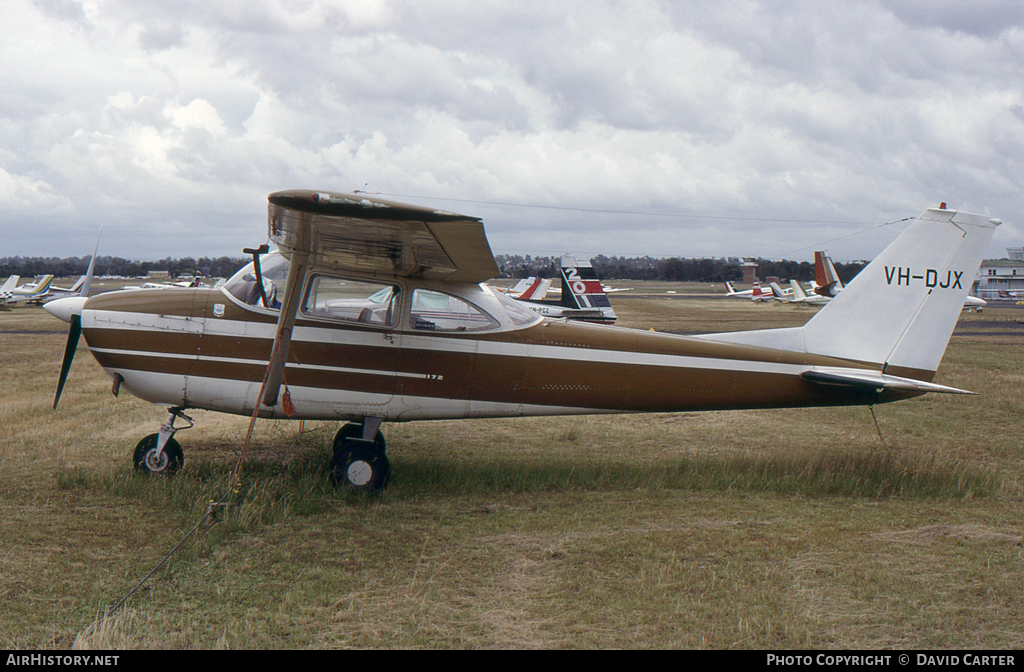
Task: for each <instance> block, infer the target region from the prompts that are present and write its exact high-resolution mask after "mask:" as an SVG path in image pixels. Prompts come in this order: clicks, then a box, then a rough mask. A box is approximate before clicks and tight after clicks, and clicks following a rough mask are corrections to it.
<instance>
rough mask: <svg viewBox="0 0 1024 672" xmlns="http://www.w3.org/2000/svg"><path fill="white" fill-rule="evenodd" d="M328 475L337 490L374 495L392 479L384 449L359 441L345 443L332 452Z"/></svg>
mask: <svg viewBox="0 0 1024 672" xmlns="http://www.w3.org/2000/svg"><path fill="white" fill-rule="evenodd" d="M330 475H331V483H332V484H334V487H336V488H338V487H344V488H347V489H349V490H355V491H358V492H364V493H372V492H377V491H378V490H383V489H384V488H386V487H387V485H388V481H389V480H390V479H391V462H390V461H389V460H388V457H387V455H385V454H384V451H383V450H377V449H376V448H375V447H374V446H372V445H368V444H366V443H363V442H361V441H360V442H356V441H346V442H343V443H342V444H341V445H340V446H337V447H336V448H335V449H334V459H332V460H331V466H330Z"/></svg>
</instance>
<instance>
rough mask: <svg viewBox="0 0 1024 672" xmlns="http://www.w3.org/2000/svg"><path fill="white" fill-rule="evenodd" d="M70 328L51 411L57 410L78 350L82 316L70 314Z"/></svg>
mask: <svg viewBox="0 0 1024 672" xmlns="http://www.w3.org/2000/svg"><path fill="white" fill-rule="evenodd" d="M69 322H70V324H71V328H70V329H68V342H67V344H66V345H65V346H64V361H63V362H61V365H60V378H59V379H58V380H57V393H56V394H54V395H53V410H55V411H56V410H57V402H59V401H60V395H61V392H63V391H64V383H66V382H67V380H68V372H69V371H70V370H71V362H72V360H74V358H75V352H76V351H77V350H78V338H79V337H80V336H81V335H82V314H81V313H77V314H72V315H71V317H70V320H69Z"/></svg>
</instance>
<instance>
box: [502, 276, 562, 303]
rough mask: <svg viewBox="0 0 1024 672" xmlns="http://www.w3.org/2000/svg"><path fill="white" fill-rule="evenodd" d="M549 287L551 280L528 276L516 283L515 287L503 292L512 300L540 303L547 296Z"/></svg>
mask: <svg viewBox="0 0 1024 672" xmlns="http://www.w3.org/2000/svg"><path fill="white" fill-rule="evenodd" d="M550 287H551V278H538V277H536V276H530V277H529V278H525V279H523V280H520V281H519V282H517V283H516V285H515V287H512V288H511V289H508V290H506V291H505V293H506V294H508V295H509V296H511V297H512V298H513V299H521V300H523V301H531V300H533V301H541V300H543V299H544V297H545V296H547V294H548V289H550Z"/></svg>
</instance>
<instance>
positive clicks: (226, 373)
mask: <svg viewBox="0 0 1024 672" xmlns="http://www.w3.org/2000/svg"><path fill="white" fill-rule="evenodd" d="M133 293H136V294H147V295H150V296H146V297H138V299H136V298H135V297H125V296H123V294H122V295H121V296H118V297H117V298H118V299H119V300H118V301H114V300H112V299H111V300H108V301H102V302H99V301H96V298H101V297H95V298H94V299H91V300H90V302H89V305H88V308H89V309H100V310H104V309H106V310H117V311H130V312H149V313H154V314H160V315H167V314H174V315H179V316H190V315H191V314H192V313H191V312H190V311H191V310H193V309H194V310H195V311H196V313H197V315H196V316H195V317H199V316H201V315H202V316H206V319H207V320H209V321H214V320H217V319H224V320H229V319H234V320H238V321H244V320H249V321H255V322H260V323H264V324H272V323H274V321H275V320H274V317H273V316H271V315H265V314H262V313H258V312H256V311H247V310H245V309H242V308H240V307H238V306H237V305H235V304H234V303H233V302H231V301H230V300H228V299H227V297H224V296H223V294H221V293H220V292H219V291H215V292H212V293H211V290H188V289H185V290H172V289H166V290H152V291H140V292H133ZM157 293H159V297H157V296H156V294H157ZM117 294H121V293H117ZM143 298H144V299H146V300H145V301H143V300H142V299H143ZM157 298H159V301H157V300H156V299H157ZM94 302H95V303H94ZM214 303H221V304H223V305H224V315H223V317H221V318H217V317H213V316H212V306H213V304H214ZM186 305H187V306H189V308H188V309H186V308H185V306H186ZM170 311H176V312H170ZM297 324H298V325H299V326H310V327H317V328H321V329H332V330H340V331H342V332H355V331H359V332H361V333H363V334H366V333H378V334H380V335H381V339H382V345H381V346H373V345H356V344H352V343H330V342H315V341H300V340H293V341H292V346H291V353H290V355H289V363H290V364H295V363H299V364H305V365H312V366H321V367H333V369H334V370H322V369H312V368H296V367H295V366H289V367H288V368H287V369H286V380H287V382H288V384H290V385H296V386H304V387H312V388H323V389H332V390H339V389H340V390H353V391H356V392H370V393H378V394H391V393H397V394H400V395H404V396H410V397H433V398H449V399H459V400H477V401H485V402H498V403H505V404H528V405H538V406H560V407H576V408H581V409H594V410H607V411H652V412H653V411H686V410H711V409H731V408H763V407H783V406H818V405H842V404H862V403H883V402H887V401H895V400H897V399H903V398H907V397H911V396H917V394H918V393H908V392H902V393H900V392H886V393H883V394H881V395H876V394H875V393H874V392H872V391H863V390H858V389H855V388H850V387H838V386H823V385H818V384H814V383H810V382H808V381H804V380H802V379H800V378H799V377H798V376H797V375H795V374H788V373H779V372H766V371H757V370H747V371H733V370H727V369H722V368H717V367H715V366H714V362H713V360H723V359H724V360H731V361H740V362H751V363H752V366H751V367H749V368H752V369H756V367H757V364H758V363H764V364H768V365H771V364H789V365H803V366H810V365H816V366H840V367H851V366H853V367H860V368H865V369H869V370H876V371H877V369H878V367H877V365H869V364H863V363H857V362H850V361H847V360H842V359H837V358H833V357H824V356H819V355H807V354H802V353H794V352H788V351H781V350H769V349H764V348H755V347H751V346H745V345H737V344H731V343H721V342H714V341H706V340H702V339H697V338H692V337H685V336H674V335H667V334H658V333H650V332H643V331H637V330H630V329H624V328H621V327H614V326H599V325H590V324H577V323H573V322H571V321H570V322H568V323H566V322H564V321H560V320H558V321H546V322H544V323H541V324H538V325H535V326H533V327H529V328H526V329H520V330H517V331H511V332H499V333H490V334H444V335H443V337H444V338H445V339H459V340H466V341H474V342H476V343H479V344H483V343H487V344H488V345H489V347H488V348H487V349H488V350H498V351H499V352H496V353H492V352H485V353H475V352H456V351H452V350H450V349H420V348H415V347H409V343H403V347H402V348H398V347H396V346H395V345H384V344H383V341H384V340H385V334H386V333H388V332H386V331H383V330H379V329H372V328H366V327H362V326H361V325H360V326H349V325H338V324H335V323H329V322H320V321H314V320H309V319H301V320H299V321H297ZM105 325H106V326H107V327H111V326H113V324H112V323H110V322H106V323H105ZM84 333H85V336H86V339H87V342H88V343H89V345H90V347H94V348H108V349H113V350H128V351H140V352H141V351H148V352H153V353H161V352H163V353H175V354H180V355H191V354H195V355H196V356H197V357H198V360H196V359H191V358H189V359H176V358H167V357H159V356H144V355H141V354H139V355H126V354H115V353H102V352H96V353H94V354H95V355H96V358H97V360H98V361H99V362H100V364H101V365H103V366H104V367H107V368H114V369H116V368H124V369H134V370H140V371H154V372H166V373H178V374H180V375H190V376H201V377H209V378H225V379H231V380H240V381H249V382H259V381H261V380H262V378H263V375H264V373H265V368H266V367H265V365H264V364H263V363H262V362H266V361H267V359H268V358H269V353H270V349H271V345H272V341H271V339H270V338H252V337H239V336H229V335H220V334H209V333H204V334H203V335H202V336H198V335H196V334H184V333H181V334H175V333H174V332H172V331H169V330H157V329H154V330H150V331H139V330H132V329H123V330H122V329H116V328H104V329H97V328H90V329H86V330H85V332H84ZM395 337H404V338H405V339H406V340H407V341H410V342H415V341H420V342H422V341H421V339H424V338H430V335H428V334H424V333H423V332H420V331H413V332H404V334H397V333H395ZM503 345H508V346H509V349H510V350H511V349H517V350H518V351H520V352H522V351H524V350H530V349H536V348H544V347H545V346H549V347H555V348H565V349H567V350H565V351H564V352H558V351H545V353H544V354H546V355H549V356H543V357H541V356H530V357H525V356H516V355H511V354H503V353H501V352H500V350H501V349H502V346H503ZM524 346H525V347H524ZM470 350H472V348H470ZM574 350H575V351H576V352H580V354H583V353H584V352H596V351H606V352H609V353H619V354H617V355H613V356H616V357H622V358H623V359H625V360H626V361H622V362H609V361H592V359H593V358H591V361H588V360H584V359H579V358H577V357H575V356H574V353H573V351H574ZM630 353H632V354H635V355H637V357H636V358H635V359H639V358H640V356H641V355H650V354H654V355H669V356H687V357H695V358H700V359H702V360H708V364H709V368H696V367H687V366H673V365H671V364H667V363H658V364H654V363H640V362H639V361H629V360H630V359H634V358H631V357H630V356H629V355H630ZM204 358H214V359H204ZM217 358H232V359H243V360H254V361H253V363H247V362H231V361H223V360H222V359H217ZM257 362H258V363H257ZM337 369H347V370H337ZM360 370H362V372H361V371H360ZM396 374H411V375H397V377H396Z"/></svg>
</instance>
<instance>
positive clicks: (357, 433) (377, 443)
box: [334, 422, 387, 453]
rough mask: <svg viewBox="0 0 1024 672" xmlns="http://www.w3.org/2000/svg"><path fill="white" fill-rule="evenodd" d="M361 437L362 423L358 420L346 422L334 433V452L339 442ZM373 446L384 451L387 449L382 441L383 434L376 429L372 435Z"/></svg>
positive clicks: (336, 450) (339, 444)
mask: <svg viewBox="0 0 1024 672" xmlns="http://www.w3.org/2000/svg"><path fill="white" fill-rule="evenodd" d="M362 438H363V425H362V423H360V422H346V423H345V424H344V425H342V426H341V429H339V430H338V433H337V434H335V435H334V452H335V453H337V452H338V448H339V447H340V446H341V444H343V443H345V441H348V440H349V439H357V440H358V439H362ZM373 447H374V448H376V449H377V450H379V451H380V452H382V453H383V452H384V451H385V450H387V444H386V443H385V441H384V435H383V434H381V431H380V430H379V429H378V430H377V434H376V435H375V436H374V437H373Z"/></svg>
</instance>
